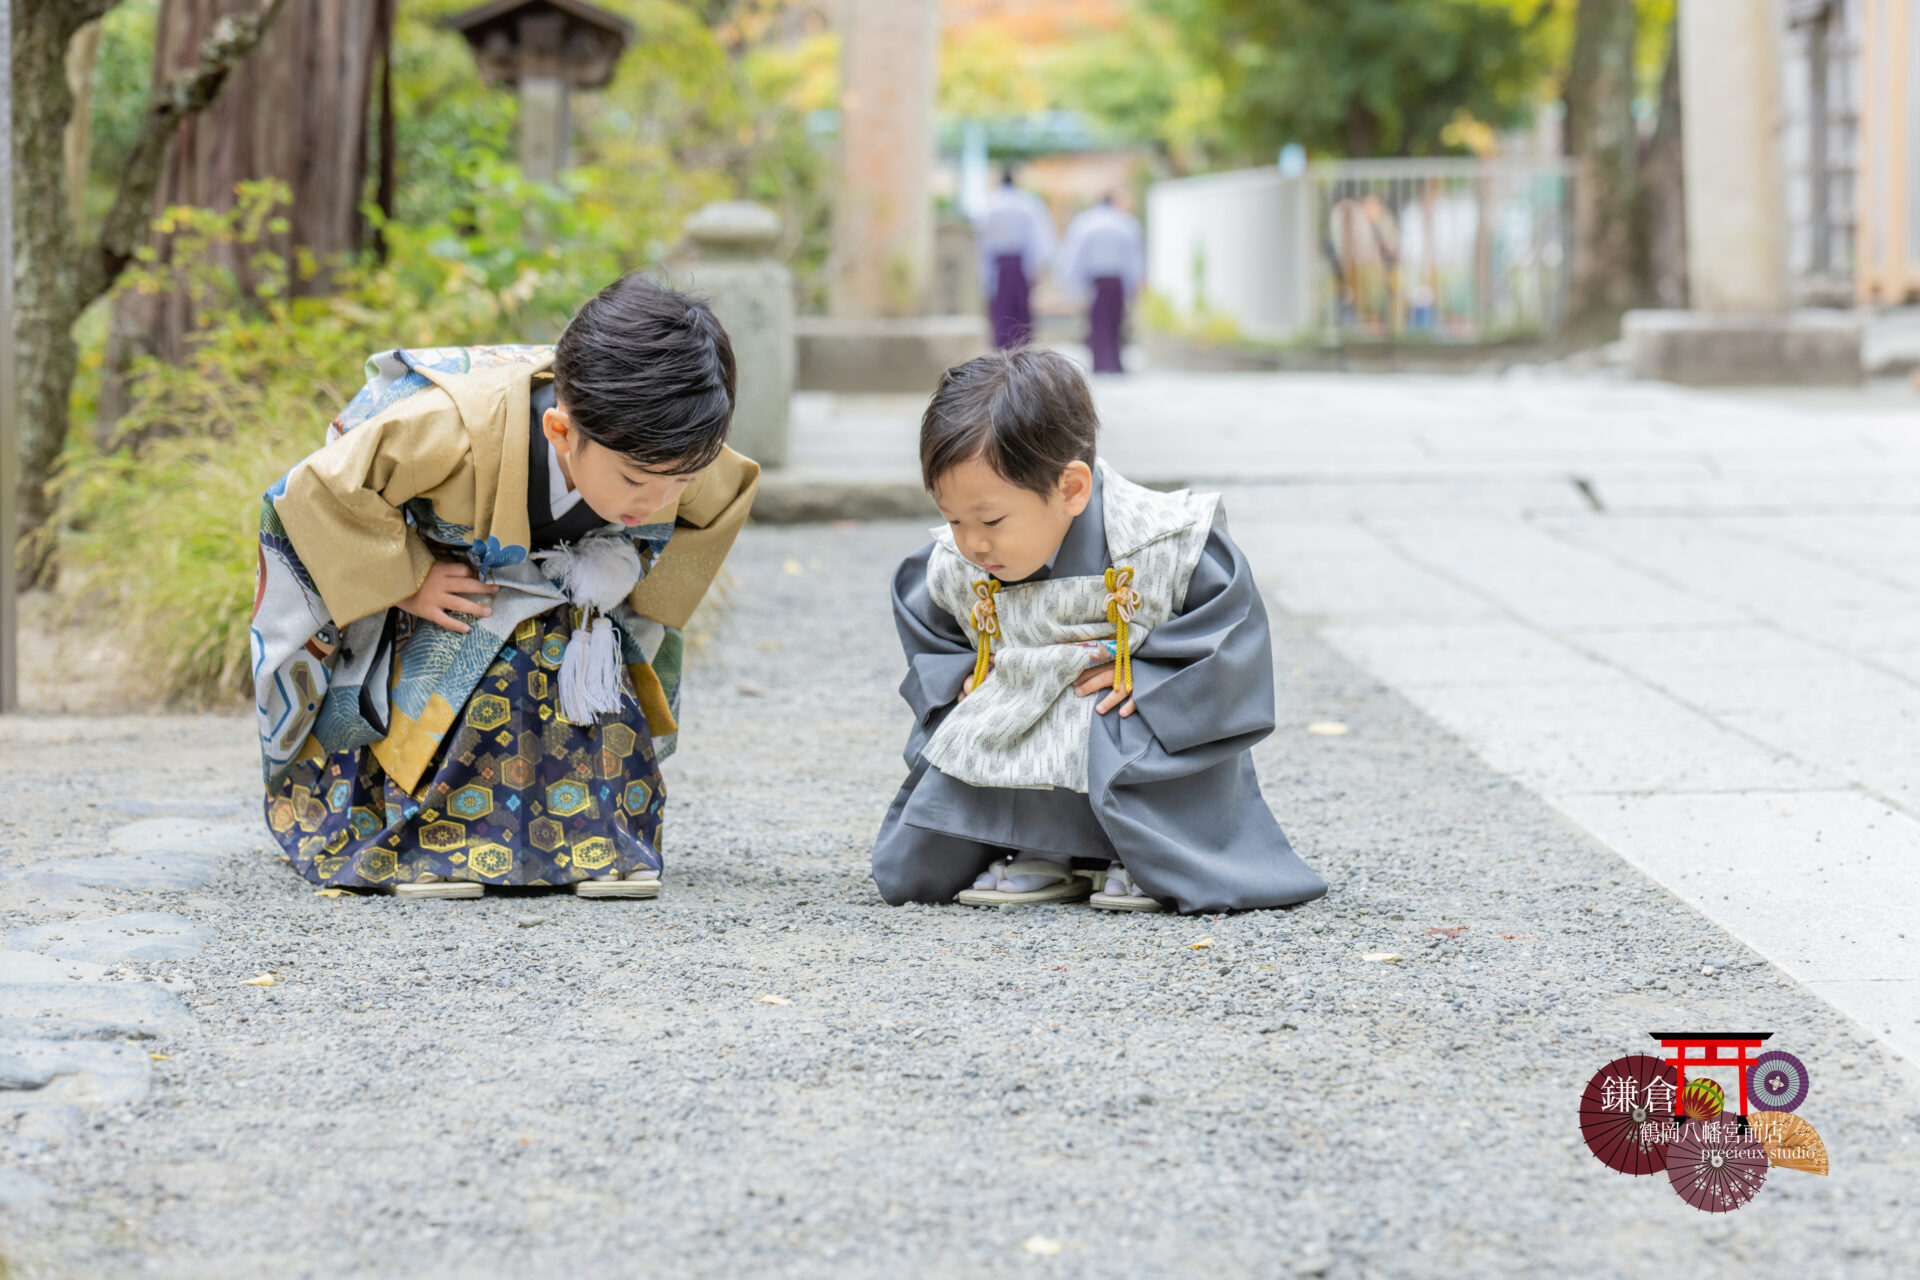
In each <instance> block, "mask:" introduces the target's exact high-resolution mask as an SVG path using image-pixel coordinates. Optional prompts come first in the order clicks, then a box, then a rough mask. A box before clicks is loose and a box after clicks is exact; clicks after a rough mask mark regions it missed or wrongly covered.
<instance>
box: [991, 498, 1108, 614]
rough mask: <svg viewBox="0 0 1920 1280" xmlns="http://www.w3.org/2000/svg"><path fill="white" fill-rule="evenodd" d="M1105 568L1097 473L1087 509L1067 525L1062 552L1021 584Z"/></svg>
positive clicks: (1104, 531)
mask: <svg viewBox="0 0 1920 1280" xmlns="http://www.w3.org/2000/svg"><path fill="white" fill-rule="evenodd" d="M1106 568H1107V518H1106V512H1105V504H1104V503H1103V502H1102V501H1101V486H1100V472H1099V471H1098V470H1096V471H1095V472H1094V473H1093V493H1092V494H1091V495H1090V496H1089V497H1088V498H1087V509H1086V510H1085V511H1082V512H1081V513H1080V514H1079V515H1077V516H1075V517H1074V518H1073V523H1072V524H1069V525H1068V526H1067V536H1066V537H1064V538H1062V539H1060V549H1059V550H1058V551H1056V552H1055V553H1054V556H1053V563H1052V564H1051V565H1041V566H1040V568H1039V569H1038V570H1037V571H1036V572H1034V573H1033V574H1031V575H1030V576H1028V577H1025V578H1022V579H1020V581H1022V582H1045V581H1046V580H1047V579H1049V578H1087V577H1092V576H1093V575H1095V574H1098V573H1104V572H1105V571H1106ZM1007 585H1008V586H1012V585H1014V584H1012V583H1008V584H1007Z"/></svg>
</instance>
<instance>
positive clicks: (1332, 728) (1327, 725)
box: [1307, 720, 1347, 738]
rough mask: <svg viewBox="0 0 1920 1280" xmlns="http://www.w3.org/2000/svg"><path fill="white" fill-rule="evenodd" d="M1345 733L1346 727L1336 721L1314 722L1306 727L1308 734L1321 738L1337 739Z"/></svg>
mask: <svg viewBox="0 0 1920 1280" xmlns="http://www.w3.org/2000/svg"><path fill="white" fill-rule="evenodd" d="M1346 731H1347V726H1345V725H1344V724H1341V723H1340V722H1339V721H1338V720H1315V721H1314V722H1313V723H1312V724H1310V725H1308V726H1307V732H1308V733H1317V734H1319V735H1320V736H1321V737H1323V738H1338V737H1340V736H1341V735H1342V734H1344V733H1346Z"/></svg>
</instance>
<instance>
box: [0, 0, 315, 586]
mask: <svg viewBox="0 0 1920 1280" xmlns="http://www.w3.org/2000/svg"><path fill="white" fill-rule="evenodd" d="M112 4H113V0H14V3H13V23H14V46H13V92H14V103H13V107H14V113H15V114H14V132H13V140H12V141H13V146H14V159H15V164H16V166H17V167H16V177H15V182H16V184H17V185H16V196H15V204H14V209H15V214H16V216H15V218H14V234H15V237H16V238H15V242H14V243H15V260H14V264H13V266H14V275H15V286H16V292H15V298H14V308H15V309H14V317H13V322H14V325H13V335H12V339H13V343H14V350H15V353H16V366H15V367H16V369H17V371H18V374H17V376H18V377H19V380H20V386H19V396H20V402H19V411H20V423H21V440H20V524H21V529H22V532H23V533H25V534H26V535H28V536H27V537H26V538H25V539H24V540H23V545H24V547H25V549H26V554H27V557H28V564H27V566H26V568H27V571H28V577H29V579H30V580H37V579H38V578H39V577H40V576H41V572H42V569H43V568H44V566H45V565H46V564H47V562H48V559H47V558H48V553H49V552H50V551H51V549H52V547H51V539H50V538H48V537H45V536H42V532H43V529H44V526H45V525H46V523H47V518H48V516H49V515H50V513H51V512H52V509H53V501H52V494H51V492H50V491H49V489H48V480H49V478H50V477H51V475H52V472H53V466H54V463H55V461H56V460H57V459H58V458H59V456H60V450H61V448H62V446H64V445H65V443H66V438H67V423H68V412H69V409H68V400H69V397H70V395H71V393H72V390H73V379H74V373H75V369H76V366H77V364H78V360H79V350H78V347H77V345H76V343H75V341H74V336H73V326H74V323H75V321H77V320H78V319H79V318H80V314H81V312H83V311H85V310H86V309H87V307H88V306H89V305H90V304H91V303H92V302H93V301H94V300H95V299H97V298H99V297H101V296H102V295H103V294H105V293H106V291H107V290H108V289H109V288H110V287H112V285H113V282H114V280H115V279H116V278H117V277H118V276H119V275H120V273H121V272H122V271H123V270H125V268H126V266H127V264H128V263H129V262H130V261H131V260H132V258H133V255H134V251H135V250H136V249H137V248H138V247H139V245H140V243H141V241H142V240H143V239H144V237H145V234H146V226H147V212H148V208H149V201H150V200H151V199H152V196H153V191H154V188H155V186H156V185H157V184H158V182H159V179H160V170H161V165H162V163H163V162H164V160H165V157H166V152H167V147H168V144H169V143H170V142H171V141H172V140H173V136H174V134H175V132H176V131H178V129H179V128H180V126H181V124H182V123H183V122H185V121H186V120H189V119H191V118H192V117H193V116H195V115H197V114H198V113H199V112H201V111H204V110H205V109H206V108H207V107H208V106H209V105H210V104H211V103H212V102H213V101H214V100H215V98H217V97H218V96H219V93H220V90H221V88H222V87H223V86H224V85H225V84H226V82H227V78H228V77H229V76H230V75H231V74H232V73H233V72H234V70H235V69H236V68H237V67H239V66H240V65H241V64H242V63H243V62H244V61H245V60H246V58H247V55H249V54H250V53H252V52H253V50H254V48H255V46H256V45H258V44H259V42H260V39H261V37H262V35H263V34H264V33H265V31H266V30H267V27H268V24H269V23H271V22H272V20H273V16H274V14H275V12H276V11H277V9H278V7H279V4H280V0H266V3H265V6H264V7H262V8H255V9H249V10H247V11H245V12H242V13H238V14H234V15H231V16H229V17H227V18H225V19H224V20H222V21H220V22H217V23H214V24H212V25H211V26H210V27H209V28H208V29H207V30H205V31H204V32H203V33H202V37H201V39H200V42H199V43H198V45H197V46H196V48H195V50H194V59H193V64H192V66H191V67H190V68H189V69H187V70H185V71H182V72H180V73H179V74H177V75H172V76H168V77H165V78H157V79H156V80H155V82H154V86H153V89H152V91H151V92H150V93H149V95H148V97H147V105H146V110H145V112H144V113H143V115H142V118H141V123H140V127H139V131H138V133H137V134H136V136H135V139H134V141H133V144H132V146H131V147H130V148H129V150H128V152H127V154H126V155H125V156H124V157H123V159H122V167H121V170H120V180H119V183H118V185H117V187H116V189H115V195H114V198H113V202H112V204H111V206H110V207H109V208H108V210H107V212H106V215H105V217H104V218H103V219H102V221H101V225H100V230H99V233H98V235H97V237H95V238H94V239H93V240H91V241H84V240H82V239H81V238H80V237H78V236H76V235H75V233H74V225H73V221H72V219H71V218H69V217H68V216H66V215H67V210H68V203H67V190H66V186H67V157H66V130H67V121H68V120H69V119H70V118H71V116H72V113H73V92H72V89H71V87H70V86H69V85H68V82H67V66H66V55H67V48H68V46H69V45H70V44H71V42H72V40H73V37H74V35H75V33H77V32H78V31H79V30H80V29H81V28H82V27H84V26H85V25H86V24H87V23H89V22H93V21H95V20H97V19H98V18H100V17H101V16H102V15H103V14H104V13H106V11H107V10H108V9H109V8H111V7H112Z"/></svg>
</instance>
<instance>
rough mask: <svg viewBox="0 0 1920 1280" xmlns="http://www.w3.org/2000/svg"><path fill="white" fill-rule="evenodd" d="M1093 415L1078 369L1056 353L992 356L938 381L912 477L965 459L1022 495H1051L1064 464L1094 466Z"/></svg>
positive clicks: (933, 477) (935, 475)
mask: <svg viewBox="0 0 1920 1280" xmlns="http://www.w3.org/2000/svg"><path fill="white" fill-rule="evenodd" d="M1099 430H1100V415H1099V414H1097V413H1096V412H1094V408H1093V395H1092V393H1091V392H1089V391H1088V390H1087V380H1086V379H1085V378H1084V377H1082V376H1081V375H1080V367H1079V366H1078V365H1076V364H1074V362H1073V361H1071V360H1069V359H1067V358H1066V357H1065V356H1063V355H1061V354H1060V353H1059V352H1057V351H1048V350H1045V349H1044V348H1039V347H1022V348H1018V349H1016V350H1013V351H994V352H990V353H989V354H987V355H984V356H980V357H979V358H977V359H974V360H969V361H967V362H966V363H965V364H959V365H955V366H954V367H953V368H951V369H949V370H947V371H946V372H945V373H943V374H941V375H940V386H939V388H938V389H937V390H935V391H934V393H933V399H932V401H931V402H929V403H928V405H927V411H926V413H925V414H923V415H922V416H921V418H920V479H921V481H922V482H923V483H924V484H925V485H926V486H927V491H928V492H929V493H931V492H932V491H933V486H934V485H935V484H936V483H937V482H938V481H939V479H940V477H941V476H943V475H945V474H946V473H947V472H949V471H951V470H952V469H953V468H954V467H956V466H958V465H959V464H960V463H962V462H966V461H967V460H968V459H971V458H984V459H986V462H987V465H988V466H990V467H992V468H993V469H994V471H995V472H996V473H998V474H999V475H1001V476H1003V477H1005V478H1006V479H1007V480H1008V481H1009V482H1011V483H1013V484H1017V485H1019V486H1020V487H1021V488H1022V489H1031V490H1033V492H1035V493H1038V494H1041V495H1043V496H1044V495H1047V494H1051V493H1052V492H1053V490H1054V486H1055V485H1057V484H1058V483H1059V482H1060V473H1061V472H1063V471H1065V470H1066V469H1067V464H1068V463H1071V462H1084V463H1087V464H1088V465H1089V466H1091V465H1092V463H1093V460H1094V456H1095V455H1094V447H1093V446H1094V437H1095V435H1096V434H1098V432H1099Z"/></svg>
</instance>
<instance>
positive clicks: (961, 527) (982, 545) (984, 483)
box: [933, 457, 1093, 582]
mask: <svg viewBox="0 0 1920 1280" xmlns="http://www.w3.org/2000/svg"><path fill="white" fill-rule="evenodd" d="M1092 496H1093V470H1092V469H1091V468H1090V467H1088V466H1087V464H1086V463H1084V462H1069V463H1068V464H1067V467H1066V470H1064V471H1062V472H1061V473H1060V478H1059V479H1058V480H1057V481H1055V482H1054V486H1053V489H1052V490H1051V491H1050V492H1048V493H1045V494H1039V493H1035V492H1034V491H1033V490H1031V489H1024V488H1022V487H1021V486H1019V485H1017V484H1015V483H1013V481H1011V480H1009V479H1007V478H1006V477H1005V476H1003V475H1001V474H1000V473H999V472H997V471H995V470H994V469H993V468H992V467H991V466H990V465H988V463H987V461H986V459H984V458H979V457H974V458H969V459H967V460H966V461H965V462H962V463H960V464H959V465H957V466H955V467H953V468H951V469H949V470H948V471H947V473H946V474H945V475H943V476H941V477H940V479H939V481H938V482H937V483H936V484H935V485H934V487H933V501H934V505H935V506H937V507H939V508H940V514H941V515H943V516H945V517H946V520H947V523H948V524H949V525H951V526H952V527H953V541H954V544H955V545H956V546H958V547H959V548H960V554H961V555H963V556H965V557H966V558H967V559H968V560H970V561H972V562H973V563H974V564H976V565H978V566H979V567H980V568H982V569H985V570H986V571H987V572H988V573H990V574H992V575H993V576H994V577H996V578H999V579H1000V580H1001V581H1003V582H1019V581H1020V580H1021V579H1023V578H1030V577H1032V576H1033V575H1034V574H1036V573H1038V572H1039V571H1040V569H1041V568H1042V567H1043V566H1044V565H1045V564H1046V563H1047V561H1048V560H1049V559H1051V558H1052V556H1053V553H1054V552H1056V551H1058V550H1059V549H1060V542H1061V540H1062V539H1064V538H1065V537H1066V536H1067V526H1068V525H1070V524H1072V523H1073V518H1074V517H1075V516H1077V515H1079V514H1080V513H1081V512H1082V511H1085V510H1086V509H1087V501H1088V500H1089V499H1090V498H1092Z"/></svg>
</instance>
